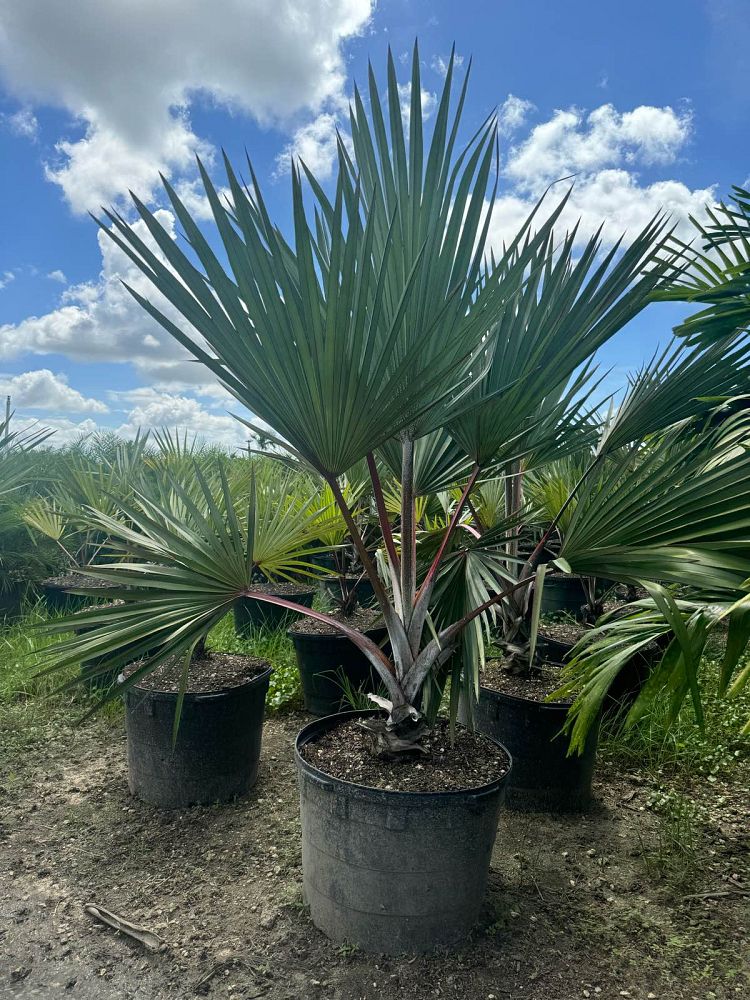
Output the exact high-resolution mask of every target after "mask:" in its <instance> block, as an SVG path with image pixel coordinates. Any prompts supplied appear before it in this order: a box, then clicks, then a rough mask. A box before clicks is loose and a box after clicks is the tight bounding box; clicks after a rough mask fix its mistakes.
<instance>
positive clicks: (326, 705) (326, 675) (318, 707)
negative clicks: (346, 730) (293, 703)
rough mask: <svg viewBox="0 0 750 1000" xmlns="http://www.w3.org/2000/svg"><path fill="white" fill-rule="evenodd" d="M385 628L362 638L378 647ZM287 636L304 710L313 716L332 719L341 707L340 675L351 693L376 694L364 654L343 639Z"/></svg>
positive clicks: (373, 673) (374, 674)
mask: <svg viewBox="0 0 750 1000" xmlns="http://www.w3.org/2000/svg"><path fill="white" fill-rule="evenodd" d="M386 634H387V633H386V630H385V628H376V629H370V630H369V631H367V632H365V635H366V636H367V637H368V638H370V639H372V641H373V642H375V643H378V644H380V643H381V642H382V641H383V639H384V638H385V637H386ZM287 635H288V636H289V637H290V638H291V640H292V642H293V643H294V651H295V653H296V654H297V666H298V667H299V673H300V678H301V680H302V693H303V695H304V699H305V708H306V709H307V711H308V712H312V714H313V715H333V714H334V713H335V712H338V711H339V710H340V709H341V707H342V705H343V704H344V691H343V688H342V677H341V675H342V674H343V675H344V676H345V677H346V679H347V680H348V681H349V683H350V684H351V686H352V688H353V689H354V690H356V689H358V688H364V690H365V691H367V692H370V691H371V692H377V690H378V688H379V687H380V679H379V677H378V675H377V672H376V671H375V670H374V669H373V667H372V665H371V663H370V661H369V660H368V659H367V657H366V656H365V654H364V653H363V652H362V651H361V650H360V649H358V648H357V647H356V646H355V645H354V643H353V642H352V640H351V639H348V638H347V637H346V636H345V635H340V634H339V635H314V634H310V633H307V632H295V631H294V627H292V628H290V629H289V631H288V632H287Z"/></svg>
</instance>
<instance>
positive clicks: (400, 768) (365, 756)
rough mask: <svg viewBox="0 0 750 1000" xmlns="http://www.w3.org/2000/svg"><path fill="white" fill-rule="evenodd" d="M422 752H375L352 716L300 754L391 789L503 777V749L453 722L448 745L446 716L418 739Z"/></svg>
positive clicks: (326, 768) (472, 784) (342, 775)
mask: <svg viewBox="0 0 750 1000" xmlns="http://www.w3.org/2000/svg"><path fill="white" fill-rule="evenodd" d="M421 744H422V746H423V747H424V748H425V749H426V750H427V754H425V755H420V756H419V757H414V756H411V755H410V756H409V757H408V758H405V759H403V760H397V761H385V760H381V759H380V758H378V757H375V756H374V754H373V753H372V750H371V746H372V743H371V737H370V735H369V734H368V733H367V732H366V731H365V730H364V729H362V727H361V726H360V725H359V724H358V723H357V722H354V721H351V722H345V723H343V724H342V725H340V726H337V727H336V728H335V729H332V730H329V731H328V732H327V733H324V734H323V736H321V737H320V739H318V740H315V741H314V742H311V743H307V744H305V746H303V747H302V749H301V750H300V753H301V754H302V756H303V757H304V759H305V760H306V761H307V762H308V763H309V764H312V765H313V766H314V767H317V768H318V769H319V770H321V771H323V773H324V774H328V775H330V776H331V777H332V778H339V779H340V780H341V781H349V782H352V783H353V784H357V785H366V786H367V787H368V788H383V789H385V790H387V791H394V792H450V791H459V790H461V789H465V788H478V787H480V786H481V785H486V784H489V782H491V781H494V780H495V779H496V778H500V777H502V775H504V774H505V773H506V772H507V770H508V766H509V760H508V755H507V754H506V753H505V751H504V750H503V749H502V748H501V747H499V746H498V745H497V744H496V743H493V742H492V741H491V740H488V739H487V738H486V737H485V736H482V735H481V734H480V733H472V732H470V731H469V730H468V729H464V728H463V727H461V726H457V727H456V739H455V743H453V744H452V745H451V739H450V727H449V725H448V722H447V720H445V719H438V721H437V722H436V723H435V727H434V728H433V730H432V732H431V733H429V735H427V736H425V737H423V738H422V740H421Z"/></svg>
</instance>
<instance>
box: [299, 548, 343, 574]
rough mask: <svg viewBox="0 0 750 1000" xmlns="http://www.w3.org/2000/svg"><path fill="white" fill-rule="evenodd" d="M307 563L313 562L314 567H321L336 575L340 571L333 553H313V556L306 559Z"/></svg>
mask: <svg viewBox="0 0 750 1000" xmlns="http://www.w3.org/2000/svg"><path fill="white" fill-rule="evenodd" d="M306 562H311V563H313V565H314V566H320V567H321V569H327V570H329V571H330V572H331V573H335V572H336V570H337V569H338V567H337V565H336V560H335V559H334V557H333V553H332V552H313V554H312V555H309V556H307V557H306Z"/></svg>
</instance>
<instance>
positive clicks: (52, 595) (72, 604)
mask: <svg viewBox="0 0 750 1000" xmlns="http://www.w3.org/2000/svg"><path fill="white" fill-rule="evenodd" d="M41 591H42V597H43V599H44V603H45V604H46V605H47V610H48V611H50V612H52V613H53V614H69V613H70V612H72V611H79V610H80V609H81V608H83V607H85V606H86V604H88V603H89V601H90V600H91V598H90V597H84V596H83V595H82V594H72V593H71V592H70V590H69V589H68V588H67V587H65V586H61V585H60V584H57V583H49V582H48V581H46V580H45V581H44V582H43V583H42V584H41Z"/></svg>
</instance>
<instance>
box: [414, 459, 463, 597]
mask: <svg viewBox="0 0 750 1000" xmlns="http://www.w3.org/2000/svg"><path fill="white" fill-rule="evenodd" d="M478 475H479V466H478V465H476V464H475V465H474V468H473V469H472V470H471V475H470V476H469V481H468V482H467V483H466V486H465V487H464V491H463V493H462V494H461V499H460V500H459V501H458V503H457V504H456V508H455V510H454V511H453V515H452V516H451V519H450V522H449V524H448V527H447V528H446V531H445V534H444V535H443V540H442V541H441V543H440V548H439V549H438V550H437V552H436V553H435V558H434V559H433V560H432V564H431V566H430V568H429V569H428V571H427V575H426V576H425V578H424V580H423V581H422V586H421V587H420V588H419V592H418V593H417V596H416V599H415V603H416V601H418V600H419V597H420V595H421V593H422V591H423V590H425V588H429V587H431V586H432V583H433V580H434V579H435V574H436V573H437V571H438V569H439V567H440V562H441V560H442V558H443V555H444V553H445V550H446V547H447V546H448V543H449V542H450V540H451V538H452V536H453V532H454V531H455V530H456V526H457V525H458V522H459V520H460V519H461V514H462V513H463V509H464V506H465V505H466V502H467V501H468V499H469V494H470V493H471V491H472V489H473V488H474V484H475V483H476V481H477V476H478Z"/></svg>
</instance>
